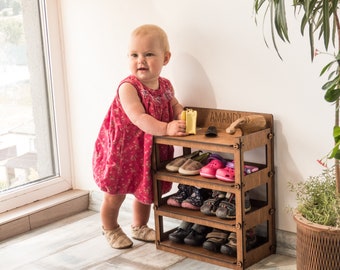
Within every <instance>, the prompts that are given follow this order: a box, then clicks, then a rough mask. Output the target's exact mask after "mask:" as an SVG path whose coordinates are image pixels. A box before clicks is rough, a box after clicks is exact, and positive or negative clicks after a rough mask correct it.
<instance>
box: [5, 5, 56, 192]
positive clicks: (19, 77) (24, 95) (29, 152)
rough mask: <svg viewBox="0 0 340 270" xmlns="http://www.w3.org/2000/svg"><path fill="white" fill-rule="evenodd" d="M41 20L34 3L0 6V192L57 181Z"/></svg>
mask: <svg viewBox="0 0 340 270" xmlns="http://www.w3.org/2000/svg"><path fill="white" fill-rule="evenodd" d="M43 14H44V13H43V12H42V9H41V7H40V6H39V1H25V0H23V1H20V0H0V192H5V191H8V190H13V189H20V188H22V187H24V186H27V185H33V184H36V183H38V182H41V181H48V180H49V179H52V177H55V176H57V175H58V166H57V162H56V160H58V158H57V156H56V154H57V151H56V150H55V149H56V142H55V141H56V140H55V138H56V136H55V130H54V113H53V112H54V110H53V100H52V97H53V95H52V89H51V85H52V84H51V76H50V65H49V54H48V49H47V48H48V46H46V44H47V38H46V33H45V31H44V29H45V28H44V27H41V26H42V25H44V16H43Z"/></svg>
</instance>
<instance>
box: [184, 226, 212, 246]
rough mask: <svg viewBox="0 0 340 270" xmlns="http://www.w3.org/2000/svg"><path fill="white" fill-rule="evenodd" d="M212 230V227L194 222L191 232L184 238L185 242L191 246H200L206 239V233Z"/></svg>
mask: <svg viewBox="0 0 340 270" xmlns="http://www.w3.org/2000/svg"><path fill="white" fill-rule="evenodd" d="M211 231H212V228H210V227H206V226H203V225H199V224H194V225H193V226H192V228H191V231H190V233H189V234H188V236H187V237H185V238H184V243H185V244H187V245H190V246H200V245H202V244H203V242H204V241H205V237H206V235H207V234H208V233H209V232H211Z"/></svg>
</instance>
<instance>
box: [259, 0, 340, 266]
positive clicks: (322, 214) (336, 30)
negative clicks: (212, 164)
mask: <svg viewBox="0 0 340 270" xmlns="http://www.w3.org/2000/svg"><path fill="white" fill-rule="evenodd" d="M288 2H290V1H287V0H254V10H255V13H256V15H257V16H259V12H260V10H261V11H264V19H269V22H270V27H271V37H272V42H273V46H274V48H275V50H276V52H277V54H278V56H279V57H280V58H281V55H280V53H279V50H278V46H277V40H279V39H280V40H282V41H283V42H289V36H288V21H287V16H286V3H288ZM289 4H292V6H293V8H294V10H295V12H296V14H298V15H299V16H298V18H300V20H301V23H300V31H301V34H302V35H304V34H305V32H307V33H308V36H309V48H310V54H311V60H312V61H313V60H314V57H315V56H316V55H318V54H321V52H320V51H319V50H316V49H315V45H314V40H315V38H318V39H322V40H323V43H324V47H325V53H324V54H325V55H329V56H330V57H331V60H330V62H329V63H328V64H327V65H326V66H324V67H323V68H322V70H321V73H320V75H321V76H322V75H324V76H326V74H328V77H327V80H326V82H325V84H324V85H323V86H322V90H324V91H325V95H324V99H325V101H326V102H330V103H332V104H333V106H334V111H335V119H334V121H335V122H334V128H333V131H332V137H333V139H334V147H333V149H331V151H330V152H329V154H327V155H326V157H325V158H324V159H321V160H319V163H321V164H322V165H323V166H324V167H325V169H324V171H323V173H322V174H320V175H319V176H316V177H310V178H309V179H307V181H303V182H298V183H295V184H292V185H291V186H290V188H291V190H292V191H295V192H296V194H297V202H298V206H297V212H296V213H295V215H294V220H295V221H296V224H297V243H296V257H297V269H338V267H339V265H340V252H339V247H340V228H339V227H338V226H339V208H340V206H339V199H338V198H339V194H340V149H339V146H340V126H339V104H340V102H339V101H340V47H339V46H340V21H339V8H340V0H292V1H291V3H289ZM267 45H268V44H267ZM330 51H331V52H330ZM328 160H332V161H334V165H332V166H330V167H328V164H327V161H328ZM331 195H332V196H331ZM326 196H329V197H331V198H333V199H334V200H333V203H332V204H331V203H329V202H328V201H327V200H324V199H325V198H326ZM322 207H323V208H322ZM331 208H332V209H331ZM320 209H321V210H320ZM329 213H332V214H331V215H334V217H336V218H335V222H333V223H329V222H328V221H329V220H330V218H329V217H327V215H330V214H329ZM316 217H318V218H316ZM321 220H323V221H325V220H327V222H326V223H323V222H321Z"/></svg>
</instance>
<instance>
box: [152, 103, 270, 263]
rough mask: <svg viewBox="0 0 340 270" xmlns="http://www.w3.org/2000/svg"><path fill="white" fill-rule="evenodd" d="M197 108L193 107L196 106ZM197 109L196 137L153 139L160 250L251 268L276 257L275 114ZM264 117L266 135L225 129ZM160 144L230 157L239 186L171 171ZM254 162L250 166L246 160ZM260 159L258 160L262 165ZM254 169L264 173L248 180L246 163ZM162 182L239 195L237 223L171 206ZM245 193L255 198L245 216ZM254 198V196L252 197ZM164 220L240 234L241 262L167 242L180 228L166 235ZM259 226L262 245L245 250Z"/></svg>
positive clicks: (258, 232) (238, 250)
mask: <svg viewBox="0 0 340 270" xmlns="http://www.w3.org/2000/svg"><path fill="white" fill-rule="evenodd" d="M191 108H192V107H191ZM192 109H194V110H197V133H196V134H195V135H189V136H186V137H168V136H166V137H165V136H164V137H159V136H155V137H154V146H153V157H152V167H153V185H154V213H155V229H156V247H157V248H158V249H160V250H164V251H168V252H172V253H175V254H178V255H181V256H186V257H189V258H193V259H197V260H201V261H204V262H208V263H212V264H216V265H220V266H223V267H228V268H232V269H246V268H247V267H249V266H251V265H252V264H254V263H256V262H258V261H260V260H262V259H263V258H265V257H267V256H269V255H270V254H273V253H275V247H276V245H275V205H274V204H275V198H274V156H273V154H274V149H273V141H274V139H273V116H272V115H271V114H263V113H253V112H242V111H231V110H219V109H208V108H192ZM251 114H259V115H263V116H264V117H265V119H266V122H267V127H266V128H265V129H263V130H260V131H257V132H253V133H250V134H246V135H242V133H241V132H237V133H235V134H234V135H230V134H227V133H226V132H225V130H226V128H227V127H228V126H229V125H230V124H231V123H232V122H233V121H235V120H236V119H238V118H239V117H243V116H247V115H251ZM209 126H215V127H216V128H217V131H218V136H217V137H213V138H211V137H206V136H205V131H206V129H207V128H208V127H209ZM158 144H166V145H173V146H177V147H178V148H179V149H183V154H188V153H190V152H191V151H193V150H198V149H199V150H202V151H207V152H210V153H219V154H222V155H226V156H227V157H228V159H229V157H231V159H233V160H234V164H235V182H234V183H227V182H223V181H220V180H218V179H208V178H203V177H201V176H199V175H198V176H184V175H180V174H178V173H173V172H168V171H166V170H165V169H164V168H165V164H166V163H161V162H160V160H159V153H158V147H157V145H158ZM248 156H249V157H250V159H251V161H248V160H246V159H247V158H248ZM254 156H255V159H257V158H258V159H259V160H260V162H258V161H257V160H256V162H254V161H253V159H254ZM248 163H249V164H252V165H256V166H258V167H259V168H260V169H259V170H258V171H256V172H254V173H251V174H248V175H244V174H243V173H241V172H243V167H244V164H248ZM161 181H167V182H173V184H176V183H178V184H185V185H190V186H197V187H201V188H206V189H211V190H220V191H224V192H231V193H234V194H235V205H236V218H235V219H233V220H226V219H220V218H218V217H216V216H207V215H204V214H203V213H201V212H200V211H195V210H190V209H185V208H180V207H172V206H169V205H167V203H166V201H167V198H168V197H169V196H171V195H172V194H165V195H163V196H162V195H161V189H160V185H161ZM245 192H249V194H250V198H251V211H249V212H247V213H245V209H244V201H245ZM253 193H254V194H255V195H253ZM164 218H169V219H176V220H183V221H187V222H192V223H195V224H201V225H204V226H208V227H211V228H218V229H221V230H225V231H229V232H235V233H236V238H237V255H236V257H231V256H227V255H225V254H222V253H214V252H211V251H208V250H205V249H204V248H203V247H201V246H200V247H195V246H190V245H186V244H176V243H174V242H171V241H170V240H169V239H168V235H169V234H170V233H171V232H173V231H174V230H175V229H176V228H171V229H169V230H168V231H165V228H164V226H163V225H164ZM254 227H256V234H257V244H256V245H255V246H254V247H253V248H251V249H250V250H247V249H246V231H247V230H248V229H250V228H254Z"/></svg>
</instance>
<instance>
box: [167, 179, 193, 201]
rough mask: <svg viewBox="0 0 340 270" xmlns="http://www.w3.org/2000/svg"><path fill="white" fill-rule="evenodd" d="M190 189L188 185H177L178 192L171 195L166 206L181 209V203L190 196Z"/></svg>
mask: <svg viewBox="0 0 340 270" xmlns="http://www.w3.org/2000/svg"><path fill="white" fill-rule="evenodd" d="M192 188H193V187H191V186H188V185H183V184H178V191H177V192H176V193H175V194H173V195H171V196H170V197H169V198H168V200H167V202H166V203H167V204H168V205H171V206H175V207H181V204H182V202H183V201H184V200H185V199H187V198H188V197H189V196H190V195H191V194H192Z"/></svg>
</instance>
